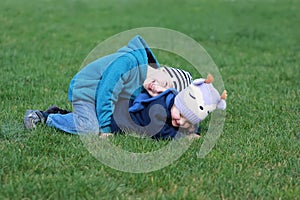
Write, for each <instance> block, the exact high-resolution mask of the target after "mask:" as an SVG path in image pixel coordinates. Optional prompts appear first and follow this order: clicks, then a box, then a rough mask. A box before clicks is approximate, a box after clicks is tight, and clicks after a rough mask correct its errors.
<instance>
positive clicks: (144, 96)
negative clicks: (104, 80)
mask: <svg viewBox="0 0 300 200" xmlns="http://www.w3.org/2000/svg"><path fill="white" fill-rule="evenodd" d="M177 93H178V92H177V91H176V90H173V89H168V90H166V91H164V92H162V93H161V94H159V95H158V96H155V97H151V96H150V95H149V94H148V93H146V92H145V93H141V94H140V95H139V96H138V97H137V98H136V99H135V100H134V101H128V100H119V101H118V103H117V105H116V109H115V111H114V114H113V118H112V123H111V124H112V132H119V131H121V130H122V131H134V132H135V133H138V134H141V135H144V136H150V137H151V138H153V139H173V138H175V137H177V136H178V135H181V133H180V132H179V129H178V127H174V126H173V125H172V117H171V108H172V106H173V104H174V99H175V96H176V95H177Z"/></svg>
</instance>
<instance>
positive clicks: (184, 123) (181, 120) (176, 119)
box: [171, 105, 195, 132]
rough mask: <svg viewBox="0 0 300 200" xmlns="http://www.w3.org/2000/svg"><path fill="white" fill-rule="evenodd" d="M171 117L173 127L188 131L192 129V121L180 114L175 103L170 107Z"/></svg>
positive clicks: (193, 127)
mask: <svg viewBox="0 0 300 200" xmlns="http://www.w3.org/2000/svg"><path fill="white" fill-rule="evenodd" d="M171 117H172V125H173V126H174V127H181V128H184V129H188V130H189V131H190V132H193V131H194V129H195V126H194V125H193V124H192V123H190V122H189V121H188V120H187V119H186V118H185V117H184V116H182V115H181V113H180V111H179V110H178V108H177V107H176V106H175V105H173V106H172V108H171ZM192 129H193V130H192Z"/></svg>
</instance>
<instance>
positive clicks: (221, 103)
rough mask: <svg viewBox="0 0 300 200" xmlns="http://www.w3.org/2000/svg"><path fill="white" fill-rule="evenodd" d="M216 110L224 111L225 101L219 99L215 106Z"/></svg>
mask: <svg viewBox="0 0 300 200" xmlns="http://www.w3.org/2000/svg"><path fill="white" fill-rule="evenodd" d="M217 108H218V109H221V110H225V109H226V101H225V100H224V99H221V100H220V101H219V102H218V104H217Z"/></svg>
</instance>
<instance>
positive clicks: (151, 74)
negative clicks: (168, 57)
mask: <svg viewBox="0 0 300 200" xmlns="http://www.w3.org/2000/svg"><path fill="white" fill-rule="evenodd" d="M143 86H144V88H145V89H146V90H147V92H148V93H149V94H150V95H151V96H157V95H158V94H159V93H161V92H163V91H165V90H166V89H168V88H171V87H173V84H172V83H171V80H170V76H169V75H168V73H167V71H166V70H165V69H154V68H152V67H148V71H147V77H146V80H145V81H144V83H143Z"/></svg>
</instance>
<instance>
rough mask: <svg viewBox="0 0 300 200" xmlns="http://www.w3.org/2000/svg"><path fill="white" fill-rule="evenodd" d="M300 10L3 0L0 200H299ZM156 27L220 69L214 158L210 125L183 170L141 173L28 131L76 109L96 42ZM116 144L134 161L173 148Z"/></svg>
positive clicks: (73, 142)
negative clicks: (53, 109)
mask: <svg viewBox="0 0 300 200" xmlns="http://www.w3.org/2000/svg"><path fill="white" fill-rule="evenodd" d="M299 10H300V3H299V1H296V0H263V1H258V0H257V1H256V0H252V1H251V0H250V1H246V0H236V1H230V0H227V1H226V0H215V1H208V0H207V1H204V0H200V1H199V0H189V1H177V0H175V1H174V0H165V1H162V2H159V1H149V0H143V1H140V0H122V1H116V0H111V1H108V0H101V1H96V0H89V1H88V0H82V1H79V0H78V1H76V0H67V1H58V0H52V1H51V0H39V1H37V0H33V1H30V3H29V1H22V0H2V1H1V2H0V69H1V79H0V87H1V88H0V100H1V101H0V152H1V153H0V154H1V158H0V177H1V178H0V183H1V185H0V199H84V198H86V199H117V198H119V199H298V198H299V196H300V153H299V149H300V148H299V147H300V126H299V124H300V101H299V97H300V88H299V85H300V68H299V57H300V56H299V50H300V46H299V45H300V41H299V39H300V37H299V34H300V31H299V22H300V14H299ZM149 26H152V27H165V28H169V29H173V30H176V31H179V32H182V33H184V34H186V35H188V36H190V37H191V38H193V39H194V40H196V41H197V42H199V43H200V44H201V45H202V46H203V47H204V48H205V49H206V50H207V52H208V53H209V54H210V55H211V57H212V58H213V60H214V61H215V63H216V64H217V66H218V67H219V70H220V73H221V75H222V77H223V81H224V84H225V88H226V89H227V90H228V93H229V98H228V108H227V112H226V121H225V126H224V130H223V134H222V135H221V137H220V139H219V140H218V142H217V145H216V146H215V147H214V149H213V151H211V152H210V153H209V154H208V155H207V156H206V157H205V158H203V159H200V158H198V157H197V155H196V152H198V150H199V147H200V145H201V144H202V142H203V137H204V136H205V130H206V128H207V122H205V123H204V124H203V126H202V127H203V130H204V131H203V137H202V138H201V139H200V140H198V141H194V142H193V144H192V145H191V147H190V148H189V149H188V151H187V152H186V153H185V154H184V155H183V156H182V157H181V158H180V159H179V160H177V161H176V162H174V163H172V164H171V165H169V166H168V167H166V168H163V169H161V170H158V171H154V172H150V173H141V174H132V173H125V172H121V171H117V170H114V169H111V168H110V167H107V166H105V165H104V164H102V163H101V162H99V161H98V160H97V159H95V158H94V157H93V156H92V155H91V154H89V152H88V151H87V150H86V149H85V147H84V145H83V144H82V142H81V140H80V138H79V137H77V136H71V135H68V134H64V133H61V132H59V131H57V130H55V129H51V128H47V127H44V126H40V127H38V128H37V129H36V130H34V131H32V132H29V131H25V130H23V124H22V120H23V115H24V113H25V110H26V109H46V108H47V107H48V106H49V105H52V104H56V105H59V106H61V107H65V108H68V109H72V106H71V105H70V103H69V102H68V100H67V90H68V85H69V81H70V80H71V78H72V76H73V75H74V74H75V73H76V72H77V71H78V70H79V68H80V65H81V63H82V62H83V60H84V59H85V57H86V56H87V55H88V53H89V52H90V51H91V50H92V49H93V48H94V47H95V46H96V45H97V44H98V43H99V42H101V41H103V40H104V39H106V38H108V37H110V36H112V35H114V34H117V33H119V32H122V31H125V30H128V29H132V28H137V27H149ZM158 59H159V60H162V61H164V59H166V58H165V57H164V56H163V54H162V55H160V56H158ZM168 64H170V65H173V66H177V67H180V62H179V63H177V62H176V60H174V63H168ZM114 140H115V142H117V143H120V145H122V146H124V148H127V149H129V150H131V151H133V152H135V151H137V152H138V151H140V150H142V149H143V150H145V149H148V150H149V151H151V149H152V148H158V147H159V146H160V145H164V142H155V141H152V140H147V139H145V140H142V139H135V138H131V137H126V136H118V137H116V138H115V139H114Z"/></svg>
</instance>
